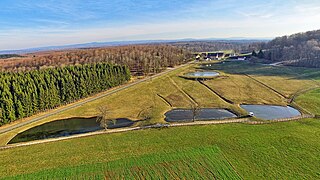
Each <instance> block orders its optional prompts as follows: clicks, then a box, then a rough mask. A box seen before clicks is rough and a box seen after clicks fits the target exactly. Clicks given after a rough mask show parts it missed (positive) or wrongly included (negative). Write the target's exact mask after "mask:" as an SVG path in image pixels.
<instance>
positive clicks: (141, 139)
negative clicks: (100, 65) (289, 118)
mask: <svg viewBox="0 0 320 180" xmlns="http://www.w3.org/2000/svg"><path fill="white" fill-rule="evenodd" d="M319 135H320V121H319V120H303V121H298V122H286V123H272V124H267V125H247V124H227V125H210V126H193V127H179V128H168V129H162V130H156V129H151V130H144V131H136V132H127V133H121V134H110V135H99V136H92V137H86V138H81V139H72V140H66V141H61V142H54V143H47V144H40V145H33V146H28V147H20V148H15V149H8V150H2V151H0V159H1V166H2V167H3V168H1V169H0V177H3V178H6V177H12V178H13V179H14V178H23V179H39V178H61V179H62V178H64V177H65V176H66V177H68V178H70V179H78V178H84V179H86V178H89V177H123V178H124V179H128V178H129V179H130V178H135V177H138V176H142V174H148V175H146V176H150V177H152V176H153V177H155V176H158V177H163V178H165V177H167V178H170V179H171V178H174V177H175V176H179V177H181V178H183V177H185V178H186V179H190V178H191V179H192V178H197V177H199V176H201V175H202V176H204V177H207V179H212V178H213V177H217V178H219V177H220V178H221V179H238V178H239V177H240V178H244V179H265V178H267V179H303V178H304V179H318V178H320V168H319V164H320V156H319V154H320V141H319V140H318V139H319ZM149 170H150V171H149ZM21 174H22V175H21ZM223 177H224V178H223Z"/></svg>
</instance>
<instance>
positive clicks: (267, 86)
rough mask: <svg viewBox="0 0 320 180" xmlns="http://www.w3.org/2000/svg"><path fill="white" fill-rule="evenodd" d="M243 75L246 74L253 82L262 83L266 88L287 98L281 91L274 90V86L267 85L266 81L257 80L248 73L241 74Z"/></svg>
mask: <svg viewBox="0 0 320 180" xmlns="http://www.w3.org/2000/svg"><path fill="white" fill-rule="evenodd" d="M243 75H245V76H247V77H248V78H250V79H252V80H254V81H255V82H257V83H259V84H260V85H263V86H264V87H266V88H267V89H270V90H271V91H273V92H275V93H276V94H278V95H279V96H281V97H283V98H284V99H288V97H286V96H285V95H283V94H282V93H281V92H279V91H278V90H276V89H275V88H273V87H271V86H269V85H267V84H266V83H264V82H262V81H259V80H258V79H256V78H254V77H252V76H250V75H248V74H243Z"/></svg>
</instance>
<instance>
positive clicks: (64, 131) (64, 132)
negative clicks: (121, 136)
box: [8, 117, 134, 144]
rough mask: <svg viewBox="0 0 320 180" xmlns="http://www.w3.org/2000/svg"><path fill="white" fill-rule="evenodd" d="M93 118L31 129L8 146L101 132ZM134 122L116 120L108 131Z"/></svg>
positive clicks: (57, 122) (75, 119)
mask: <svg viewBox="0 0 320 180" xmlns="http://www.w3.org/2000/svg"><path fill="white" fill-rule="evenodd" d="M96 119H97V118H96V117H93V118H71V119H65V120H57V121H52V122H48V123H45V124H42V125H40V126H36V127H33V128H31V129H28V130H26V131H24V132H22V133H19V134H18V135H16V136H15V137H14V138H13V139H12V140H11V141H10V142H9V143H8V144H13V143H19V142H27V141H34V140H41V139H49V138H58V137H64V136H71V135H75V134H83V133H88V132H94V131H98V130H102V129H103V128H101V127H100V124H99V123H98V122H96ZM133 124H134V121H131V120H129V119H117V121H116V124H113V123H112V122H110V123H109V127H108V128H109V129H114V128H121V127H129V126H132V125H133Z"/></svg>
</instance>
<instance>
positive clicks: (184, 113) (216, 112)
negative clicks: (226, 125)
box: [165, 108, 237, 122]
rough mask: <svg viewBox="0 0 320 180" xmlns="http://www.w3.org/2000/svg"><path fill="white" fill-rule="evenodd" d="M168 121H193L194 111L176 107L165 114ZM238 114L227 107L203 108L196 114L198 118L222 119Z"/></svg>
mask: <svg viewBox="0 0 320 180" xmlns="http://www.w3.org/2000/svg"><path fill="white" fill-rule="evenodd" d="M165 116H166V118H165V120H166V121H167V122H186V121H192V118H193V112H192V110H190V109H174V110H171V111H168V112H167V113H166V114H165ZM236 117H237V115H235V114H233V113H232V112H230V111H228V110H225V109H214V108H203V109H201V110H200V111H199V113H198V115H197V116H196V118H195V119H196V120H197V121H199V120H222V119H228V118H236Z"/></svg>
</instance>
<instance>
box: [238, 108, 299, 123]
mask: <svg viewBox="0 0 320 180" xmlns="http://www.w3.org/2000/svg"><path fill="white" fill-rule="evenodd" d="M241 108H243V109H245V110H246V111H248V112H253V113H254V116H255V117H257V118H260V119H264V120H276V119H286V118H293V117H298V116H301V113H300V112H299V111H298V110H296V109H295V108H293V107H290V106H273V105H241Z"/></svg>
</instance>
